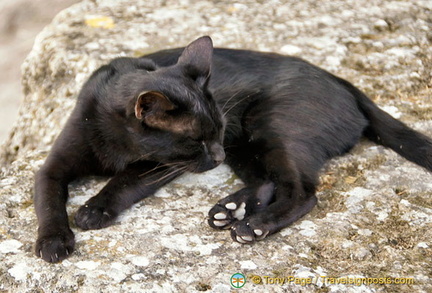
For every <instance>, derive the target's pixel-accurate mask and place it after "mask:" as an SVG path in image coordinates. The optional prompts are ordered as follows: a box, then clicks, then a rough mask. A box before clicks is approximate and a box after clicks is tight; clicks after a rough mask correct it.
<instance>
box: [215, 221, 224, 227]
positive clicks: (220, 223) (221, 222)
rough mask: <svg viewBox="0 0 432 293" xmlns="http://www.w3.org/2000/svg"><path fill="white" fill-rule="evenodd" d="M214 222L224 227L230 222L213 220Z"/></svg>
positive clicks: (217, 225)
mask: <svg viewBox="0 0 432 293" xmlns="http://www.w3.org/2000/svg"><path fill="white" fill-rule="evenodd" d="M213 224H214V225H215V226H216V227H223V226H225V225H226V224H228V221H213Z"/></svg>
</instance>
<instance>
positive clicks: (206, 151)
mask: <svg viewBox="0 0 432 293" xmlns="http://www.w3.org/2000/svg"><path fill="white" fill-rule="evenodd" d="M212 55H213V45H212V41H211V39H210V38H209V37H201V38H199V39H197V40H195V41H194V42H192V43H191V44H189V45H188V46H187V47H186V48H185V49H184V51H183V52H182V53H181V55H180V57H179V58H178V61H177V63H176V64H175V65H172V66H169V67H161V68H157V67H156V66H155V68H154V69H153V70H150V71H147V72H145V73H134V74H135V76H133V74H131V76H130V82H133V83H138V85H134V86H130V87H129V90H131V88H132V89H133V91H134V92H133V96H134V97H133V98H132V99H131V101H130V104H129V110H128V113H127V115H128V117H129V119H132V120H133V123H132V127H129V128H128V131H129V132H130V133H131V135H132V137H133V144H134V146H135V147H134V149H135V150H136V152H138V153H139V155H140V156H141V158H142V159H143V160H152V161H157V162H161V163H164V164H166V165H171V166H177V167H179V168H184V169H185V170H187V171H191V172H204V171H206V170H209V169H212V168H214V167H216V166H218V165H219V164H220V163H221V162H222V161H223V160H224V159H225V152H224V149H223V135H224V127H225V122H224V118H223V115H222V113H221V111H220V109H219V107H218V106H217V104H216V102H215V101H214V99H213V97H212V95H211V93H210V91H209V90H208V83H209V78H210V73H211V63H212ZM125 78H127V77H125Z"/></svg>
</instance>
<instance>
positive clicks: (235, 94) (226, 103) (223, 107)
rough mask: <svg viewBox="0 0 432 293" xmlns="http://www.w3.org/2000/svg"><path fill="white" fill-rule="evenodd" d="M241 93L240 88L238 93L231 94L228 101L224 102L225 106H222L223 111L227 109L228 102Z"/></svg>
mask: <svg viewBox="0 0 432 293" xmlns="http://www.w3.org/2000/svg"><path fill="white" fill-rule="evenodd" d="M240 93H241V90H238V91H237V92H236V93H234V94H233V95H231V97H229V98H228V99H227V100H226V101H225V103H224V104H223V106H222V111H224V110H225V107H226V106H227V105H228V103H229V102H231V100H233V99H234V98H235V97H236V96H237V95H238V94H240Z"/></svg>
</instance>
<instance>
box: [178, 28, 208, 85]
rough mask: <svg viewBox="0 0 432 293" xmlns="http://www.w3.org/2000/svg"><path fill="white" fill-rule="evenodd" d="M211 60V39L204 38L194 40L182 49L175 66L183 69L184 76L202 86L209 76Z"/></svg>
mask: <svg viewBox="0 0 432 293" xmlns="http://www.w3.org/2000/svg"><path fill="white" fill-rule="evenodd" d="M212 58H213V42H212V39H211V38H210V37H208V36H204V37H201V38H199V39H196V40H195V41H193V42H192V43H190V44H189V45H188V46H187V47H186V48H185V49H184V51H183V53H182V54H181V55H180V57H179V59H178V62H177V64H178V65H180V66H182V67H183V69H184V71H185V74H187V75H188V76H190V77H191V78H193V79H194V80H195V81H196V82H197V83H198V84H199V85H200V86H203V85H204V84H205V83H206V81H207V79H208V78H209V76H210V69H211V63H212Z"/></svg>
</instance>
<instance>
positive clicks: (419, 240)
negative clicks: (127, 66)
mask: <svg viewBox="0 0 432 293" xmlns="http://www.w3.org/2000/svg"><path fill="white" fill-rule="evenodd" d="M316 3H317V2H316V1H315V0H307V1H294V0H285V1H249V3H248V4H241V3H229V2H225V1H221V2H219V1H192V0H191V1H187V0H183V1H169V0H168V1H163V4H161V3H160V1H156V0H139V1H113V0H111V1H110V0H100V1H90V0H89V1H83V2H82V3H80V4H78V5H75V6H73V7H71V8H69V9H67V10H65V11H63V12H62V13H60V14H59V15H58V16H57V17H56V18H55V19H54V21H53V22H52V24H51V25H49V26H48V27H47V28H46V29H45V30H44V31H43V32H42V33H41V34H40V35H39V37H38V39H37V41H36V43H35V46H34V48H33V51H32V52H31V54H30V55H29V57H28V58H27V60H26V61H25V63H24V65H23V76H24V78H23V85H24V94H25V100H24V103H23V105H22V107H21V110H20V119H19V121H18V122H17V124H16V126H15V128H14V130H13V131H12V132H11V135H10V138H9V140H8V141H7V142H6V144H5V145H4V146H3V148H2V162H3V164H4V167H3V169H2V173H1V181H0V188H1V189H0V211H1V212H0V257H1V259H2V262H1V264H0V290H6V291H13V292H30V291H32V292H33V291H36V290H42V291H56V292H69V291H79V292H100V291H103V292H120V291H132V292H137V291H148V292H171V291H172V292H193V291H205V290H212V291H214V292H228V291H229V290H230V289H231V285H230V277H231V276H232V275H233V274H234V273H237V272H240V273H243V274H244V275H246V276H247V278H248V279H247V281H246V285H245V287H244V288H246V289H247V290H248V291H253V292H262V291H275V292H279V291H289V292H300V291H301V292H304V291H314V290H316V291H319V290H321V291H322V292H329V291H330V292H407V291H408V290H410V291H416V292H428V291H429V292H430V291H432V285H431V282H430V278H431V265H430V264H431V263H432V251H431V245H432V244H431V242H430V239H432V229H431V228H432V225H431V222H432V201H431V197H430V192H429V191H430V190H431V189H432V180H431V179H432V176H431V174H429V173H428V172H426V171H424V170H422V169H421V168H419V167H417V166H414V165H413V164H411V163H409V162H407V161H406V160H404V159H402V158H400V157H399V156H397V155H396V154H395V153H393V152H391V151H388V150H384V149H383V148H381V147H376V146H374V145H372V144H369V143H362V144H361V145H360V146H359V147H357V148H356V149H355V150H354V151H353V152H351V154H349V155H347V156H345V157H343V158H339V159H337V160H334V161H332V162H331V163H330V164H329V166H328V167H327V168H326V171H325V172H324V173H323V176H322V182H323V183H322V186H321V188H320V192H319V204H318V207H316V208H315V209H314V210H313V211H312V213H311V214H309V215H308V216H306V217H304V218H303V219H302V220H300V221H298V222H297V223H296V224H294V225H293V226H291V227H290V228H287V229H284V230H283V231H281V233H279V234H276V235H274V236H271V237H269V238H268V239H266V240H265V241H263V242H259V243H257V244H255V245H251V246H249V245H245V246H243V245H240V244H237V243H233V242H232V241H231V239H230V237H229V233H228V232H226V231H223V232H217V231H214V230H212V229H211V228H210V227H209V226H208V225H207V223H206V214H207V211H208V209H209V208H211V207H212V205H213V204H214V203H215V202H216V201H217V200H218V199H219V198H221V197H223V196H226V195H227V194H229V193H230V192H232V191H233V190H236V189H238V188H239V187H240V186H241V182H239V181H238V180H237V179H236V178H235V177H234V176H233V175H232V174H231V173H230V171H229V170H228V169H227V167H225V166H221V167H219V168H218V169H216V170H213V171H211V172H209V173H208V174H204V175H187V176H184V177H183V178H180V179H179V180H177V181H176V182H174V183H173V184H170V185H169V186H167V187H166V188H164V189H163V190H161V191H160V192H159V193H158V194H157V196H155V197H153V198H149V199H147V200H145V201H143V202H141V203H139V204H137V205H135V206H134V207H133V208H132V209H131V210H129V211H127V212H125V213H124V214H123V215H122V216H121V217H120V219H119V220H118V221H117V222H116V225H114V226H112V227H110V228H107V229H103V230H98V231H81V230H79V229H77V228H76V227H74V226H73V230H74V232H75V233H76V240H77V246H76V252H75V253H74V254H73V255H72V256H71V257H70V258H69V259H67V260H65V261H63V262H62V263H60V264H56V265H51V264H48V263H45V262H44V261H42V260H40V259H37V258H36V257H34V255H33V242H34V240H35V237H36V226H37V225H36V217H35V214H34V207H33V205H32V186H33V176H34V172H35V171H36V170H37V169H38V168H39V167H40V166H41V164H42V163H43V160H44V159H45V157H46V154H47V150H49V147H50V146H51V145H52V142H53V140H54V139H55V137H56V135H57V134H58V133H59V131H60V130H61V128H62V126H63V125H64V123H65V121H66V119H67V117H68V115H69V113H70V112H71V110H72V108H73V106H74V103H75V100H76V97H77V94H78V92H79V89H80V87H81V85H82V84H83V82H84V81H85V79H86V78H87V77H88V76H89V75H90V73H91V72H92V71H93V70H94V69H96V68H97V67H98V66H100V65H101V64H103V63H106V62H108V61H109V60H110V59H111V58H113V57H116V56H139V55H142V54H144V53H147V52H151V51H155V50H158V49H161V48H166V47H175V46H183V45H186V44H187V43H188V42H190V41H192V40H193V39H195V38H197V37H198V36H201V35H211V36H212V38H213V40H214V43H215V44H216V45H217V46H224V47H242V48H251V49H257V50H272V51H277V52H281V53H286V54H294V55H298V56H301V57H304V58H305V59H308V60H310V61H312V62H313V63H315V64H317V65H320V66H322V67H324V68H327V69H328V70H331V71H332V72H334V73H336V74H338V75H341V76H344V77H346V78H348V79H350V80H351V81H352V82H354V83H355V84H356V85H358V86H359V87H360V88H362V89H363V90H365V91H366V92H367V93H368V94H370V95H371V97H372V98H374V100H375V101H376V102H377V103H378V104H380V106H382V107H383V108H384V109H386V110H388V111H389V112H391V113H392V114H393V115H396V116H398V117H400V118H401V119H402V120H404V121H405V122H407V123H409V124H410V125H412V126H413V127H415V128H416V129H418V130H420V131H423V132H425V133H428V134H429V135H432V120H431V119H432V112H431V107H432V101H431V97H432V95H431V92H432V91H431V88H432V81H431V76H430V72H431V67H432V49H431V48H432V46H431V40H432V34H431V31H432V23H431V19H430V13H431V9H432V5H431V4H430V2H429V1H412V0H409V1H408V0H406V1H397V2H395V1H385V0H376V1H374V2H373V3H368V5H367V6H364V7H359V5H361V2H358V1H354V0H347V1H343V2H341V1H336V2H335V1H328V0H326V1H321V2H320V4H319V5H317V4H316ZM101 21H103V22H101ZM104 183H105V179H101V178H89V179H83V180H80V181H78V182H75V183H74V184H72V186H71V187H70V194H71V199H70V202H69V205H68V210H69V212H70V214H71V215H73V213H74V212H75V211H76V210H77V208H78V206H79V205H80V204H82V203H84V202H85V201H86V200H87V199H88V198H89V197H90V196H91V195H94V194H95V193H96V192H97V190H99V189H100V188H101V187H102V186H103V184H104ZM252 276H260V277H261V281H262V284H260V285H258V284H254V283H253V281H254V280H255V281H256V280H257V279H258V278H257V277H255V278H252ZM290 276H293V277H297V278H298V280H297V281H298V282H301V281H303V282H308V279H307V278H310V281H311V283H312V284H295V282H290V283H289V284H288V281H289V280H291V279H290ZM273 277H279V278H283V277H288V278H287V279H273ZM368 278H369V279H368ZM378 278H384V279H378ZM276 280H279V281H285V283H284V284H283V285H280V284H279V285H277V284H271V283H272V282H273V283H274V282H276ZM350 281H356V282H357V284H346V282H348V283H349V282H350ZM362 281H364V282H365V283H362V284H361V283H360V282H362ZM411 281H413V284H408V285H407V284H395V283H397V282H399V283H406V282H411ZM344 282H345V283H344ZM390 282H393V284H390Z"/></svg>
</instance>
